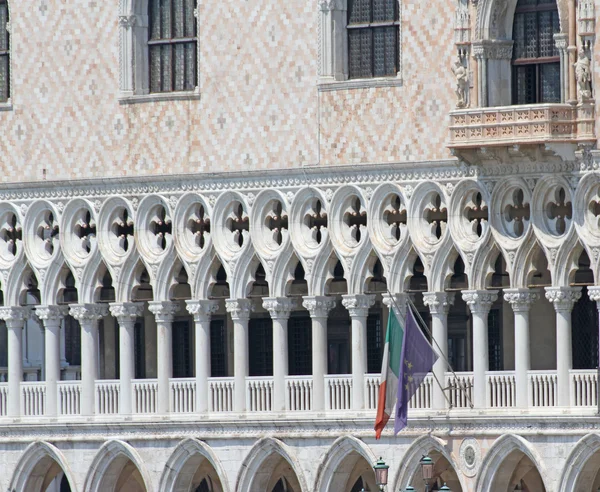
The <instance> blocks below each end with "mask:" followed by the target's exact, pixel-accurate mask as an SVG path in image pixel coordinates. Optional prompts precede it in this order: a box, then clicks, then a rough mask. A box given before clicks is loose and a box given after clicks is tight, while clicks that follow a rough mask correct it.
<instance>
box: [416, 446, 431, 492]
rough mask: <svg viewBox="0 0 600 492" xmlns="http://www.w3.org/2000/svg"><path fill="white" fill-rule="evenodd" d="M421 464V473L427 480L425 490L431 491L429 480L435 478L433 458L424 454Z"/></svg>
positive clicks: (426, 491)
mask: <svg viewBox="0 0 600 492" xmlns="http://www.w3.org/2000/svg"><path fill="white" fill-rule="evenodd" d="M419 464H420V465H421V475H422V476H423V481H424V482H425V492H429V480H431V479H432V478H433V460H432V459H431V458H430V457H429V456H427V455H426V454H424V455H423V457H422V458H421V461H419Z"/></svg>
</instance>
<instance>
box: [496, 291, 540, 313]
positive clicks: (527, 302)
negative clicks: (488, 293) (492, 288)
mask: <svg viewBox="0 0 600 492" xmlns="http://www.w3.org/2000/svg"><path fill="white" fill-rule="evenodd" d="M539 298H540V293H539V291H537V290H531V289H506V290H505V291H504V300H505V301H506V302H508V303H510V305H511V307H512V309H513V311H514V312H515V313H527V312H529V309H530V308H531V305H532V304H533V303H534V302H535V301H537V300H538V299H539Z"/></svg>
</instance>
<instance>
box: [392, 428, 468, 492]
mask: <svg viewBox="0 0 600 492" xmlns="http://www.w3.org/2000/svg"><path fill="white" fill-rule="evenodd" d="M432 452H437V453H439V454H440V455H441V456H442V457H443V458H445V460H446V461H447V462H448V463H449V464H450V466H451V467H452V469H453V470H454V471H455V472H456V470H458V469H459V468H458V466H457V463H456V462H455V460H454V457H453V456H452V453H451V452H450V450H449V449H448V448H447V447H446V445H445V444H444V442H443V441H442V440H441V439H438V438H437V437H433V436H429V435H427V436H421V437H419V438H418V439H416V440H415V441H414V442H413V443H412V445H411V446H410V447H409V448H408V450H407V451H406V453H405V454H404V456H403V457H402V460H401V463H402V465H401V466H400V470H399V471H398V475H397V476H396V479H395V480H394V481H391V483H393V484H394V487H393V488H392V490H404V489H405V488H406V487H408V486H409V485H411V484H412V480H413V478H414V476H415V473H417V472H418V470H419V468H420V465H419V461H420V460H421V458H422V457H423V455H425V454H430V453H432ZM456 476H457V478H456V479H457V481H458V482H459V484H460V487H461V489H462V490H463V491H466V490H467V486H466V483H465V481H464V476H463V474H462V473H456ZM448 485H449V486H451V489H452V490H453V491H454V490H455V487H454V486H452V484H450V483H448ZM456 492H458V491H456Z"/></svg>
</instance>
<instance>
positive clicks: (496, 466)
mask: <svg viewBox="0 0 600 492" xmlns="http://www.w3.org/2000/svg"><path fill="white" fill-rule="evenodd" d="M523 455H524V456H526V457H527V458H528V459H529V460H531V462H532V463H533V465H534V466H535V468H536V469H537V471H538V474H539V476H540V480H541V482H542V485H543V486H544V488H545V489H546V490H548V486H547V483H546V482H545V481H544V480H547V479H548V476H549V475H548V472H547V470H546V468H545V466H544V464H543V462H542V458H541V456H540V455H539V453H538V452H537V450H536V449H535V448H534V447H533V446H532V444H531V443H530V442H528V441H527V440H525V439H523V438H522V437H520V436H517V435H514V434H505V435H503V436H502V437H500V438H498V439H497V440H496V441H495V442H494V444H493V445H492V447H491V448H490V449H489V451H488V452H487V454H486V455H485V457H484V458H483V461H482V463H481V467H480V468H479V473H478V475H477V481H476V484H475V491H476V492H499V491H500V490H501V489H502V487H503V486H504V490H506V488H507V487H508V483H506V484H504V483H503V482H506V481H508V480H509V479H510V476H509V477H508V478H506V476H504V477H500V476H499V474H501V473H502V472H503V470H501V467H503V465H508V466H509V468H510V467H512V468H513V469H514V468H515V467H516V466H517V462H516V461H517V460H518V459H519V458H521V457H522V456H523ZM509 472H510V469H509ZM510 473H512V472H510ZM540 492H541V491H540Z"/></svg>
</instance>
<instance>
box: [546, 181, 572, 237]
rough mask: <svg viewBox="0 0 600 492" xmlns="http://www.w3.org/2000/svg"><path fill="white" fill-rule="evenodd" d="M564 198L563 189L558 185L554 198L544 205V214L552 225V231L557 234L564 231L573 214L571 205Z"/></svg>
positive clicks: (561, 233)
mask: <svg viewBox="0 0 600 492" xmlns="http://www.w3.org/2000/svg"><path fill="white" fill-rule="evenodd" d="M566 198H567V197H566V192H565V189H564V188H563V187H560V188H559V189H558V190H557V192H556V193H555V200H554V201H553V202H550V203H548V204H547V206H546V215H547V217H548V218H549V219H550V220H551V221H552V222H553V225H554V229H555V230H554V231H553V232H555V233H556V234H558V235H559V236H561V235H563V234H564V233H565V231H566V229H567V225H568V223H569V222H570V221H571V218H572V216H573V206H572V204H571V202H570V201H567V199H566Z"/></svg>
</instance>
